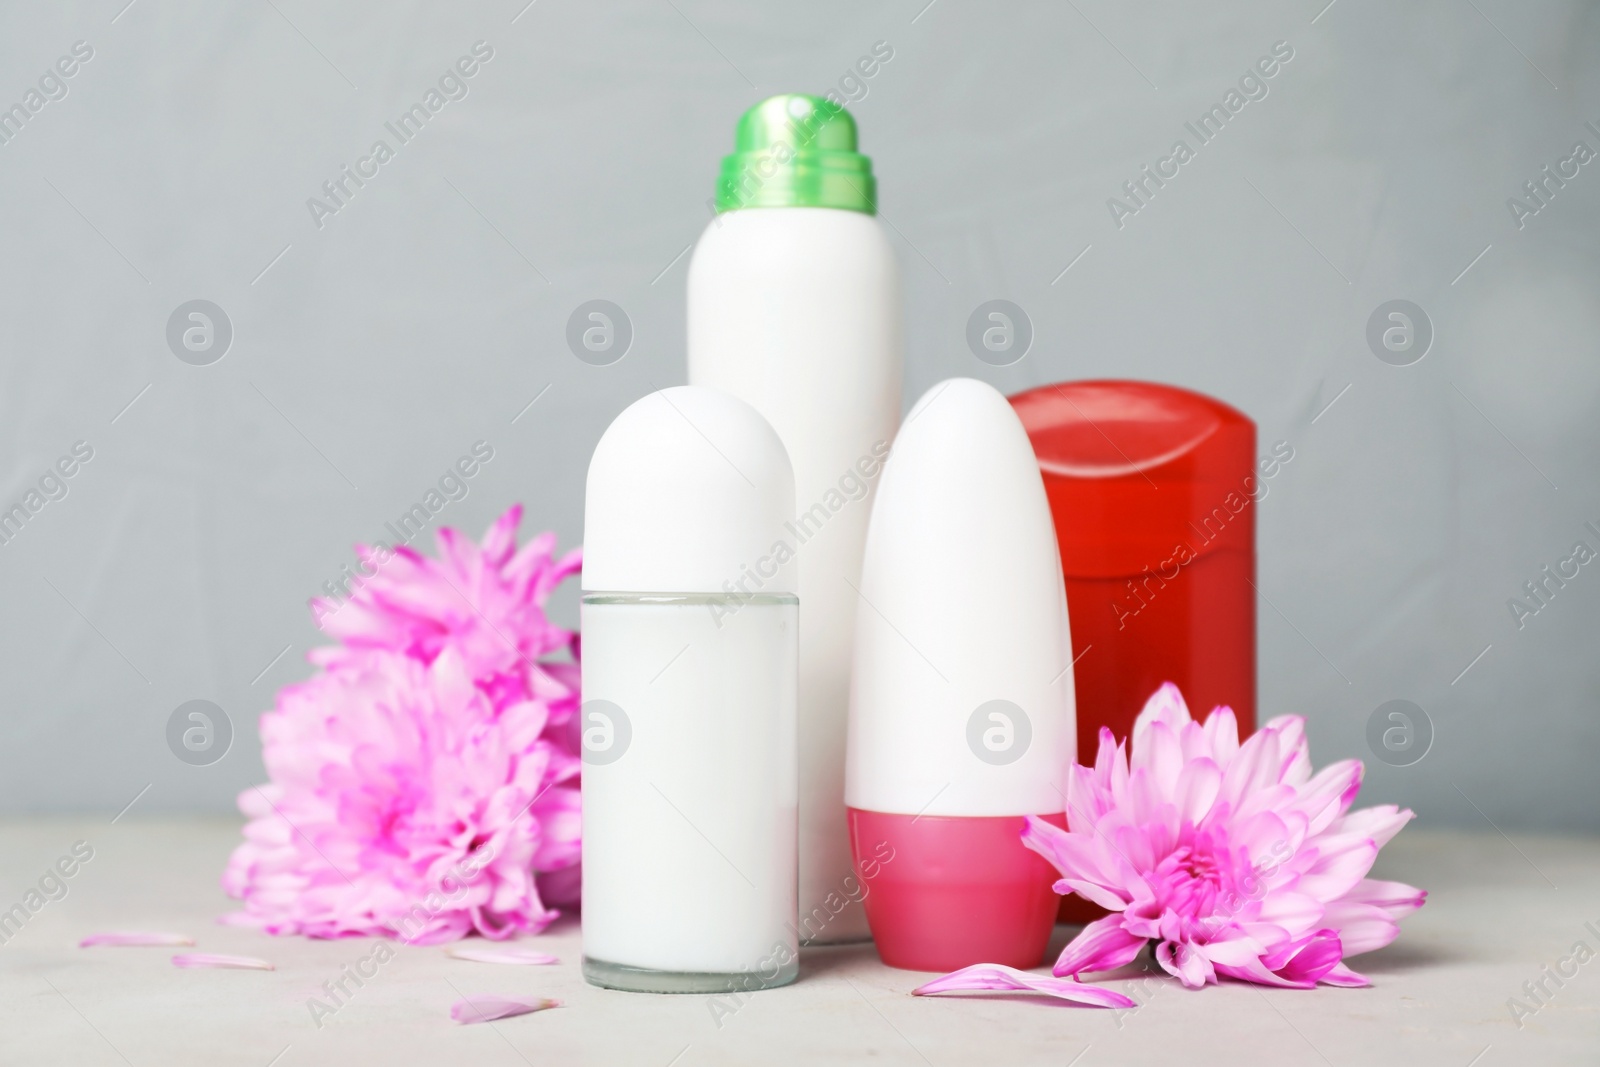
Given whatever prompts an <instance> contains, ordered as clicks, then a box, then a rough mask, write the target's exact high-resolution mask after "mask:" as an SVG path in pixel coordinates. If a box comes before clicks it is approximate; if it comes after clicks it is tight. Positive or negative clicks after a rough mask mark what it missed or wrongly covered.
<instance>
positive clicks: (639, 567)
mask: <svg viewBox="0 0 1600 1067" xmlns="http://www.w3.org/2000/svg"><path fill="white" fill-rule="evenodd" d="M793 519H794V470H793V468H791V467H790V465H789V454H788V453H787V452H786V451H784V448H783V442H782V441H780V440H779V439H778V434H777V432H776V431H774V430H773V428H772V427H771V426H770V425H768V423H767V420H766V419H764V418H762V417H761V415H760V413H759V412H757V411H756V409H755V408H753V407H751V406H750V405H749V404H747V403H745V402H744V401H743V400H740V399H739V398H738V397H735V396H732V395H730V394H728V393H724V392H722V391H720V390H717V389H706V388H701V387H698V386H688V385H680V386H676V387H674V388H671V389H663V390H661V391H660V392H658V393H651V394H650V395H649V396H646V397H644V398H643V399H640V400H637V401H635V402H634V403H632V404H630V405H629V406H628V408H627V409H626V410H625V411H623V413H622V414H620V415H618V416H617V417H616V419H615V421H613V422H612V423H611V425H610V426H609V427H608V428H607V429H606V432H605V433H604V434H603V435H602V436H601V438H600V443H599V444H598V445H596V446H595V449H594V457H593V458H592V459H590V460H589V482H588V489H587V493H586V501H585V505H584V521H583V526H584V530H583V588H584V590H585V591H589V592H611V593H730V592H731V593H734V594H739V595H752V594H757V593H793V592H794V591H795V566H794V563H793V555H794V553H793V545H792V544H791V541H792V538H790V536H789V532H788V530H787V529H786V528H785V524H786V523H789V522H791V521H793ZM780 545H781V546H782V547H780Z"/></svg>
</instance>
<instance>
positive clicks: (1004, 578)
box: [845, 378, 1076, 971]
mask: <svg viewBox="0 0 1600 1067" xmlns="http://www.w3.org/2000/svg"><path fill="white" fill-rule="evenodd" d="M880 479H881V480H880V482H879V485H878V499H877V502H876V504H875V505H874V507H873V511H872V519H871V525H870V527H869V529H868V532H867V545H866V555H865V560H864V563H863V568H862V574H861V585H860V589H859V593H860V595H859V597H858V604H857V612H856V646H855V664H854V673H853V677H852V680H851V693H850V721H849V738H848V755H847V760H846V771H845V803H846V806H847V807H848V810H849V820H850V836H851V847H852V851H853V853H854V856H855V860H856V864H857V870H858V872H859V875H860V877H861V879H862V883H863V885H864V887H865V890H866V895H865V898H864V903H865V907H866V912H867V921H868V923H869V924H870V926H871V928H872V934H873V938H874V940H875V941H876V942H877V946H878V953H879V955H880V956H882V957H883V961H884V962H885V963H887V964H888V965H890V966H891V967H901V968H906V969H909V970H923V971H948V970H954V969H956V968H958V967H964V966H966V965H968V964H972V963H1003V964H1008V965H1010V966H1013V967H1035V966H1038V964H1039V963H1040V961H1041V960H1042V959H1043V957H1044V952H1045V947H1046V943H1047V942H1048V941H1049V937H1050V931H1051V926H1052V924H1053V921H1054V916H1055V913H1056V906H1057V905H1056V900H1057V898H1056V894H1055V892H1054V891H1053V889H1052V884H1053V883H1054V881H1055V877H1056V876H1055V871H1054V869H1053V868H1052V867H1051V866H1050V865H1049V864H1048V863H1047V862H1045V860H1044V859H1043V858H1042V857H1040V856H1038V855H1037V854H1035V853H1034V852H1032V851H1030V850H1029V849H1027V848H1026V847H1024V846H1023V844H1022V842H1021V835H1022V830H1023V826H1024V816H1028V815H1035V816H1038V817H1040V818H1044V819H1047V820H1049V821H1050V822H1053V823H1054V824H1056V825H1057V826H1064V825H1065V820H1064V818H1063V812H1064V811H1065V809H1066V796H1065V794H1066V770H1067V767H1068V766H1069V765H1070V764H1071V763H1072V761H1073V759H1074V757H1075V736H1076V734H1075V723H1074V715H1073V679H1072V652H1071V649H1072V643H1071V640H1070V637H1069V634H1068V629H1067V605H1066V597H1065V593H1064V591H1063V585H1062V581H1061V562H1060V555H1059V553H1058V552H1057V549H1056V536H1055V526H1054V524H1053V521H1052V519H1051V515H1050V508H1049V504H1048V502H1047V500H1046V498H1045V491H1044V485H1043V483H1042V482H1041V480H1040V476H1039V465H1038V462H1037V460H1036V459H1035V458H1034V454H1033V448H1032V446H1031V445H1030V444H1029V442H1028V435H1027V433H1026V432H1025V431H1024V430H1023V428H1022V424H1021V422H1020V421H1019V420H1018V418H1017V416H1016V414H1015V412H1014V411H1013V410H1012V408H1011V405H1010V404H1009V403H1008V402H1007V401H1006V399H1005V397H1003V396H1002V395H1001V394H1000V393H999V392H997V391H996V390H994V389H993V388H991V387H990V386H988V385H986V384H984V383H982V382H979V381H974V380H972V379H965V378H955V379H950V380H949V381H945V382H941V383H939V384H938V385H936V386H934V387H933V388H932V389H930V390H929V391H928V392H927V394H926V395H924V396H923V397H922V399H921V400H920V401H918V402H917V404H916V406H915V407H914V408H912V410H911V413H910V414H909V415H908V416H907V417H906V420H905V423H904V425H903V426H902V428H901V430H900V432H899V435H898V436H897V437H896V438H895V442H894V448H893V451H892V452H891V453H890V456H889V460H888V462H887V464H886V466H885V467H884V470H883V473H882V474H881V476H880Z"/></svg>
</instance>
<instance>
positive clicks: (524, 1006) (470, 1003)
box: [450, 993, 561, 1026]
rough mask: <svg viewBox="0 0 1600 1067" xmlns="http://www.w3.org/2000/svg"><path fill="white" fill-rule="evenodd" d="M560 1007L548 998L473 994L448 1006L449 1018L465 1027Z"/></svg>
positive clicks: (559, 1004)
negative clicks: (530, 998) (531, 998)
mask: <svg viewBox="0 0 1600 1067" xmlns="http://www.w3.org/2000/svg"><path fill="white" fill-rule="evenodd" d="M560 1006H561V1002H560V1001H559V1000H550V999H548V998H540V999H538V1000H528V999H526V998H523V997H502V996H500V995H498V994H496V993H474V994H473V995H472V996H469V997H463V998H461V999H460V1000H458V1001H456V1002H455V1003H454V1004H452V1005H450V1018H452V1019H454V1020H455V1021H456V1022H458V1023H461V1024H462V1025H463V1026H467V1025H470V1024H472V1023H492V1022H494V1021H495V1020H496V1019H509V1018H511V1017H512V1016H515V1015H527V1014H528V1013H529V1012H535V1011H544V1010H545V1009H546V1008H559V1007H560Z"/></svg>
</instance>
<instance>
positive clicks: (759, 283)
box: [688, 207, 904, 943]
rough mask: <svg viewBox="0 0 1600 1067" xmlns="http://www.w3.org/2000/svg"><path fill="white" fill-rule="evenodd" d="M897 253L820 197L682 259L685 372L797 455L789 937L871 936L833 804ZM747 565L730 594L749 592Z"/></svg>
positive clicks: (839, 778) (839, 803) (887, 389)
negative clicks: (794, 928) (729, 398)
mask: <svg viewBox="0 0 1600 1067" xmlns="http://www.w3.org/2000/svg"><path fill="white" fill-rule="evenodd" d="M902 329H903V327H902V322H901V301H900V278H899V267H898V265H897V263H896V260H895V255H894V250H893V248H892V247H891V246H890V244H889V241H888V238H887V236H886V235H885V233H884V231H883V229H882V226H881V225H880V223H879V222H878V220H877V219H876V218H875V217H873V216H871V215H867V214H864V213H862V212H858V211H846V210H839V209H834V208H818V207H779V208H747V209H741V210H735V211H728V212H724V213H723V214H721V215H718V216H717V217H716V218H715V219H713V220H712V222H711V224H710V225H709V226H708V227H707V228H706V231H705V233H704V235H702V236H701V238H700V242H699V244H698V245H697V246H696V248H695V252H694V257H693V259H692V261H691V262H690V266H689V297H688V353H689V382H690V384H691V385H700V386H710V387H713V388H717V389H721V390H724V391H725V392H729V393H732V394H734V395H735V396H738V397H740V398H742V399H743V400H745V401H747V402H749V403H750V404H751V405H752V406H754V407H755V408H756V409H757V410H758V411H760V412H761V414H762V415H764V416H765V417H766V419H767V421H768V422H770V423H771V424H772V426H773V428H774V429H775V430H777V432H778V436H779V437H780V438H782V440H783V443H784V446H785V448H786V449H787V450H788V453H789V458H790V460H791V462H792V463H793V465H794V475H795V502H796V507H795V511H796V520H795V522H794V523H793V524H792V525H791V526H790V527H789V529H788V536H787V537H786V538H785V540H786V541H787V543H788V547H789V549H790V550H791V551H792V552H793V553H794V554H795V556H796V557H797V562H798V564H799V568H800V570H799V593H800V600H801V604H802V605H803V608H802V610H801V613H800V709H799V739H800V909H799V922H800V935H801V938H802V940H805V941H809V942H815V943H829V942H839V941H852V940H860V939H863V938H865V937H867V936H868V934H867V926H866V918H865V915H864V913H863V911H862V909H861V907H860V904H859V900H860V896H861V894H862V893H863V892H865V890H864V888H863V887H862V886H861V885H860V884H859V882H858V881H857V879H856V877H855V875H854V874H853V873H852V865H851V858H850V842H849V830H848V824H847V821H846V816H845V807H844V762H845V732H846V720H847V717H848V706H849V689H850V665H851V659H852V644H853V637H854V631H855V615H856V599H857V594H856V589H855V586H857V585H859V579H860V574H861V559H862V552H863V548H864V545H865V542H866V534H867V520H868V517H869V515H870V512H871V507H872V498H873V495H874V492H875V489H876V485H877V474H878V472H879V471H880V470H881V469H882V464H883V459H884V457H885V456H886V455H887V454H888V451H889V447H890V444H891V443H892V442H893V441H894V436H895V431H896V430H897V429H898V427H899V423H900V389H901V375H902V368H903V363H904V356H903V341H902ZM755 563H756V561H753V560H752V561H751V564H752V566H751V568H750V569H748V570H747V571H745V572H741V574H738V575H730V576H729V577H730V581H731V582H732V583H733V588H732V589H731V592H734V593H752V592H758V591H759V589H760V587H761V582H762V575H760V574H759V573H757V572H756V569H755Z"/></svg>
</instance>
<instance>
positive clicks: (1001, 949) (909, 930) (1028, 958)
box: [850, 808, 1066, 971]
mask: <svg viewBox="0 0 1600 1067" xmlns="http://www.w3.org/2000/svg"><path fill="white" fill-rule="evenodd" d="M1039 817H1040V818H1041V819H1044V820H1045V821H1046V822H1050V823H1053V824H1055V825H1056V826H1060V827H1062V828H1063V829H1065V828H1066V820H1065V818H1064V817H1062V816H1061V815H1059V814H1055V815H1041V816H1039ZM1022 827H1023V821H1022V816H1020V815H1005V816H996V817H988V816H974V817H970V818H961V817H955V816H934V815H922V816H916V815H890V814H886V813H884V812H878V811H862V810H860V809H857V808H851V809H850V847H851V849H852V851H853V852H854V855H855V861H856V873H857V876H858V877H860V878H861V880H862V882H863V884H864V885H865V886H866V887H867V894H866V897H865V899H864V901H863V903H864V904H865V906H866V909H867V924H868V925H869V926H871V927H872V937H873V939H874V940H875V941H876V942H877V944H878V955H879V956H881V957H882V958H883V962H884V963H886V964H888V965H889V966H890V967H899V968H902V969H904V970H908V971H953V970H955V969H957V968H958V967H965V966H967V965H969V964H973V963H1004V964H1006V965H1008V966H1011V967H1022V968H1028V967H1037V966H1038V965H1039V963H1040V962H1041V961H1042V960H1043V959H1044V950H1045V947H1046V945H1047V944H1048V942H1049V940H1050V929H1051V927H1052V926H1053V925H1054V922H1055V916H1056V907H1057V900H1058V898H1057V896H1056V894H1055V891H1054V890H1052V889H1051V888H1050V887H1051V885H1052V884H1053V883H1054V882H1055V880H1056V877H1057V875H1056V871H1055V868H1053V867H1051V866H1050V864H1049V863H1047V862H1045V860H1044V858H1043V857H1042V856H1040V855H1039V854H1038V853H1036V852H1034V851H1033V850H1031V849H1029V848H1027V847H1025V846H1024V845H1023V844H1022V840H1021V835H1022Z"/></svg>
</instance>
